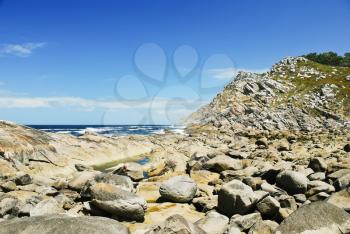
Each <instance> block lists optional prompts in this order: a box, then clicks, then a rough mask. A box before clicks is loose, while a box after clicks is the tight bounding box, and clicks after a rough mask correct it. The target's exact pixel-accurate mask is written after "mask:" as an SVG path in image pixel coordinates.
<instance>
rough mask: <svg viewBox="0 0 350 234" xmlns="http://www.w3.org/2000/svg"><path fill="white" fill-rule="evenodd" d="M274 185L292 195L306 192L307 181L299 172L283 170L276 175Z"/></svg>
mask: <svg viewBox="0 0 350 234" xmlns="http://www.w3.org/2000/svg"><path fill="white" fill-rule="evenodd" d="M276 183H277V186H278V187H280V188H282V189H284V190H286V191H287V192H288V193H289V194H292V195H293V194H298V193H305V192H306V190H307V184H308V179H307V178H306V176H305V175H303V174H302V173H300V172H296V171H291V170H285V171H282V172H280V173H279V174H278V175H277V177H276Z"/></svg>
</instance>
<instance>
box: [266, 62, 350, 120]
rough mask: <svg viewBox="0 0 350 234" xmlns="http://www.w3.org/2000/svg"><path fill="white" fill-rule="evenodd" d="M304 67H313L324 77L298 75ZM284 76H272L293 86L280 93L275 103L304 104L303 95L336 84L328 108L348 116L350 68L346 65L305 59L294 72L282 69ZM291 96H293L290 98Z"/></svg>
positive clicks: (349, 108)
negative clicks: (347, 78)
mask: <svg viewBox="0 0 350 234" xmlns="http://www.w3.org/2000/svg"><path fill="white" fill-rule="evenodd" d="M304 67H307V68H309V69H310V68H313V69H315V70H317V71H319V72H321V73H322V75H324V76H325V78H323V79H320V75H311V77H308V78H303V77H298V76H297V74H298V73H299V72H300V70H301V69H303V68H304ZM284 72H285V76H283V77H282V76H278V75H277V76H274V77H273V79H275V80H284V81H286V82H288V83H291V84H293V85H294V86H295V88H292V89H291V90H290V91H289V92H288V93H286V94H282V95H280V96H279V98H278V99H277V100H276V102H275V105H276V106H277V105H280V104H284V103H286V102H292V103H293V104H294V105H297V106H300V107H302V106H304V103H303V101H304V100H305V98H304V95H306V94H312V93H316V92H319V91H320V89H321V88H322V86H323V85H325V84H334V85H337V86H338V89H337V90H338V91H337V94H336V97H335V100H334V101H331V102H330V104H329V106H328V108H329V110H331V111H334V112H336V113H339V114H342V115H346V116H349V115H350V113H349V112H350V81H347V80H346V77H347V76H349V75H350V68H348V67H332V66H327V65H322V64H319V63H316V62H312V61H307V62H299V63H298V64H297V68H296V69H295V72H293V71H291V70H288V69H287V68H286V69H285V70H284ZM291 97H294V98H293V99H291Z"/></svg>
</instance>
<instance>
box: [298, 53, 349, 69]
mask: <svg viewBox="0 0 350 234" xmlns="http://www.w3.org/2000/svg"><path fill="white" fill-rule="evenodd" d="M303 57H305V58H307V59H309V60H311V61H314V62H317V63H320V64H324V65H330V66H340V67H350V53H345V54H344V56H340V55H338V54H337V53H335V52H332V51H329V52H325V53H320V54H317V53H309V54H306V55H303Z"/></svg>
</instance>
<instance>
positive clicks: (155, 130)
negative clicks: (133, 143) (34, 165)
mask: <svg viewBox="0 0 350 234" xmlns="http://www.w3.org/2000/svg"><path fill="white" fill-rule="evenodd" d="M28 126H29V127H31V128H35V129H38V130H41V131H45V132H53V133H64V134H71V135H74V136H81V135H83V134H84V133H85V132H86V131H90V132H95V133H98V134H101V135H105V136H126V135H135V134H136V135H150V134H164V132H165V130H169V131H172V132H175V133H179V134H184V128H185V127H184V126H172V125H28Z"/></svg>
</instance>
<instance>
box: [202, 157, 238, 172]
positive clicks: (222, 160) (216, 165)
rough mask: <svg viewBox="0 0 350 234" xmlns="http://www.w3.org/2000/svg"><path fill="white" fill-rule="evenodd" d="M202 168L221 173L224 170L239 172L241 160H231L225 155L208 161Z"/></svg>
mask: <svg viewBox="0 0 350 234" xmlns="http://www.w3.org/2000/svg"><path fill="white" fill-rule="evenodd" d="M203 167H204V168H206V169H208V170H213V171H216V172H222V171H226V170H241V169H243V164H242V161H241V160H238V159H233V158H231V157H229V156H226V155H219V156H216V157H214V158H212V159H210V160H208V161H207V162H206V163H204V165H203Z"/></svg>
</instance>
